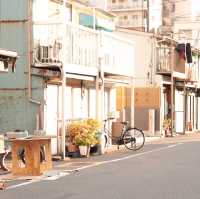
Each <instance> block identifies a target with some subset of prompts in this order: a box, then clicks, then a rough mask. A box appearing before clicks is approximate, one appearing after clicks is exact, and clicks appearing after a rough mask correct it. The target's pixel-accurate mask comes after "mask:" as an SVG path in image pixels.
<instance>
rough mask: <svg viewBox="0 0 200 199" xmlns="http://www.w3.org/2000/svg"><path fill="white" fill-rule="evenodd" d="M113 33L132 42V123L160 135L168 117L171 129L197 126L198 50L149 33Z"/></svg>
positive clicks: (178, 129)
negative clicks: (133, 105)
mask: <svg viewBox="0 0 200 199" xmlns="http://www.w3.org/2000/svg"><path fill="white" fill-rule="evenodd" d="M117 34H119V35H120V36H125V37H127V38H128V39H130V40H132V41H133V42H134V43H135V73H134V75H135V76H134V86H135V92H134V93H135V96H134V98H135V121H134V122H135V126H137V127H139V128H142V129H143V130H144V131H145V132H146V134H147V135H161V134H165V132H164V126H163V124H164V123H165V121H166V120H167V119H168V120H170V123H171V126H172V131H173V132H174V133H185V132H186V131H189V130H190V131H191V130H198V129H199V113H198V110H199V97H198V91H199V85H198V82H199V51H198V50H195V49H192V48H190V44H179V43H178V42H177V41H175V40H172V39H170V38H167V37H163V36H155V35H154V34H151V33H142V32H138V31H131V30H126V29H121V28H120V29H118V30H117ZM190 49H191V50H190ZM187 62H190V63H187Z"/></svg>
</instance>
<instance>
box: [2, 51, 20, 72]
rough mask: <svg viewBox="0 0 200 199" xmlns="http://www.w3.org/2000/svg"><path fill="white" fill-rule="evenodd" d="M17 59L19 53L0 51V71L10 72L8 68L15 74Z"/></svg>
mask: <svg viewBox="0 0 200 199" xmlns="http://www.w3.org/2000/svg"><path fill="white" fill-rule="evenodd" d="M17 58H18V55H17V52H15V51H10V50H6V49H0V71H1V70H2V71H8V68H11V69H12V72H14V70H15V63H16V60H17Z"/></svg>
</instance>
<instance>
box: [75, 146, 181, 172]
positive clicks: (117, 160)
mask: <svg viewBox="0 0 200 199" xmlns="http://www.w3.org/2000/svg"><path fill="white" fill-rule="evenodd" d="M182 144H183V143H178V144H173V145H169V146H166V147H161V148H159V149H154V150H151V151H146V152H142V153H137V154H133V155H128V156H125V157H122V158H117V159H113V160H106V161H102V162H97V163H95V164H93V165H88V166H83V167H80V168H76V169H75V170H83V169H87V168H90V167H95V166H99V165H102V164H109V163H112V162H119V161H122V160H127V159H131V158H134V157H139V156H143V155H147V154H150V153H154V152H159V151H163V150H166V149H169V148H174V147H177V146H179V145H182Z"/></svg>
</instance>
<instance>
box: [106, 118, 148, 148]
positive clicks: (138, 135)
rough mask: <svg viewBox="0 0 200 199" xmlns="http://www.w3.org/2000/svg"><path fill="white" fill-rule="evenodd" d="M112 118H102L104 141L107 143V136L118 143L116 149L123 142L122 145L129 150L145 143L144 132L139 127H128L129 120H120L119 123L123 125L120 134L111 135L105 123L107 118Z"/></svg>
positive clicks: (140, 146)
mask: <svg viewBox="0 0 200 199" xmlns="http://www.w3.org/2000/svg"><path fill="white" fill-rule="evenodd" d="M112 119H114V118H108V119H106V120H103V122H104V127H103V131H104V133H105V135H106V141H107V143H106V144H108V141H109V138H110V139H112V140H115V142H116V144H117V145H118V149H119V146H120V145H122V144H124V146H125V147H126V148H127V149H129V150H135V151H136V150H139V149H141V148H142V147H143V146H144V143H145V136H144V133H143V131H142V130H141V129H138V128H136V127H134V128H131V127H128V124H129V122H128V121H125V122H121V124H122V125H123V127H122V130H121V133H120V136H118V137H115V136H112V135H111V132H110V131H109V130H108V129H107V128H106V123H107V122H108V121H109V120H112Z"/></svg>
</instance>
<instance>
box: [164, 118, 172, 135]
mask: <svg viewBox="0 0 200 199" xmlns="http://www.w3.org/2000/svg"><path fill="white" fill-rule="evenodd" d="M163 129H164V131H165V136H166V137H168V136H170V135H172V120H171V119H169V118H167V119H164V121H163Z"/></svg>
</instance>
